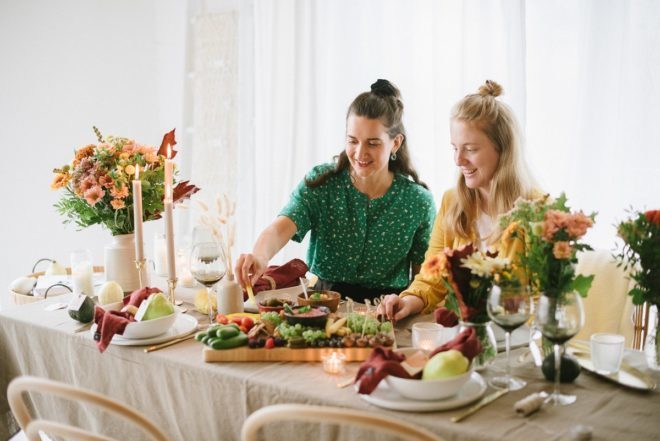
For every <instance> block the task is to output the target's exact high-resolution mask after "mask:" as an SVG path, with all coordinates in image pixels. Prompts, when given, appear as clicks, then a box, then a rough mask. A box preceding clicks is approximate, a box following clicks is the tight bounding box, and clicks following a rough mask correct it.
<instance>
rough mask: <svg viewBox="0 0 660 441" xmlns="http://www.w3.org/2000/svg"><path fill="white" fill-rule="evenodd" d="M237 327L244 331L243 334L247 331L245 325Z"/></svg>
mask: <svg viewBox="0 0 660 441" xmlns="http://www.w3.org/2000/svg"><path fill="white" fill-rule="evenodd" d="M238 329H240V330H241V332H243V333H245V334H247V333H248V329H247V328H246V327H245V326H239V327H238Z"/></svg>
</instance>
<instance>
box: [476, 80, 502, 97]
mask: <svg viewBox="0 0 660 441" xmlns="http://www.w3.org/2000/svg"><path fill="white" fill-rule="evenodd" d="M502 92H504V89H502V86H500V85H499V84H497V83H496V82H495V81H492V80H486V83H485V84H484V85H483V86H481V87H480V88H479V95H481V96H492V97H498V96H500V95H502Z"/></svg>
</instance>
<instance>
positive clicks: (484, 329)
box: [458, 321, 497, 371]
mask: <svg viewBox="0 0 660 441" xmlns="http://www.w3.org/2000/svg"><path fill="white" fill-rule="evenodd" d="M467 328H474V330H475V332H476V334H477V338H478V339H479V343H481V352H480V353H479V355H477V356H476V357H474V359H473V360H472V366H473V367H474V369H475V370H477V371H481V370H483V369H485V368H487V367H488V366H490V365H491V364H492V363H493V361H495V356H496V355H497V340H496V339H495V333H494V332H493V326H492V322H490V321H486V322H483V323H473V322H464V321H461V322H459V328H458V332H459V333H460V332H462V331H463V330H465V329H467Z"/></svg>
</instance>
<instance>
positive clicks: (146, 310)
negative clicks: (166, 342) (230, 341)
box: [135, 292, 174, 321]
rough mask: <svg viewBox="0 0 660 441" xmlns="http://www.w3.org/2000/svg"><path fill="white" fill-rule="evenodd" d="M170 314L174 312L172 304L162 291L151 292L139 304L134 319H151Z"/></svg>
mask: <svg viewBox="0 0 660 441" xmlns="http://www.w3.org/2000/svg"><path fill="white" fill-rule="evenodd" d="M170 314H174V305H172V303H170V301H169V300H167V297H165V296H164V295H163V293H162V292H157V293H154V294H151V295H150V296H149V297H147V299H146V300H144V301H143V302H142V303H141V304H140V307H139V308H138V312H137V314H135V320H137V321H145V320H153V319H157V318H160V317H165V316H166V315H170Z"/></svg>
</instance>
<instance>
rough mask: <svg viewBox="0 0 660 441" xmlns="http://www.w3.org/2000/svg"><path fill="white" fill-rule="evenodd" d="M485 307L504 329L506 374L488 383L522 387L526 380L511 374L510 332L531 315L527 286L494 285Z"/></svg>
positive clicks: (505, 386)
mask: <svg viewBox="0 0 660 441" xmlns="http://www.w3.org/2000/svg"><path fill="white" fill-rule="evenodd" d="M486 309H487V311H488V316H489V317H490V318H491V320H492V321H494V322H495V323H497V324H498V325H499V326H500V327H501V328H502V329H504V339H505V340H504V342H505V345H506V374H505V375H504V376H499V377H494V378H492V379H491V380H490V382H489V383H490V385H491V386H493V387H497V388H502V389H509V390H518V389H522V388H523V387H525V385H526V384H527V382H525V381H523V380H521V379H520V378H516V377H514V376H512V375H511V333H512V332H513V331H514V330H516V329H517V328H518V327H520V326H522V325H523V324H524V323H525V322H527V320H528V319H529V317H530V316H531V315H532V300H531V297H530V293H529V286H498V285H494V286H493V287H492V288H491V290H490V292H489V293H488V300H487V302H486Z"/></svg>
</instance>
